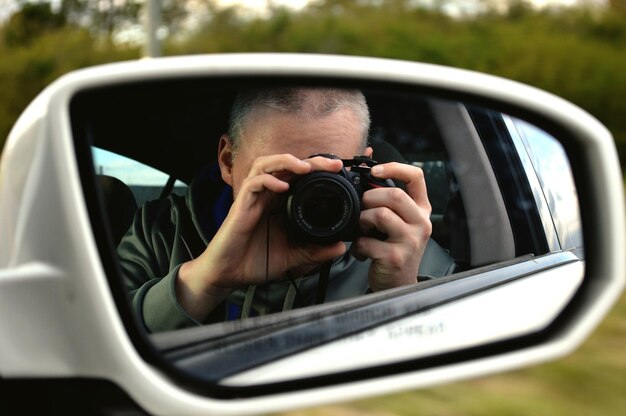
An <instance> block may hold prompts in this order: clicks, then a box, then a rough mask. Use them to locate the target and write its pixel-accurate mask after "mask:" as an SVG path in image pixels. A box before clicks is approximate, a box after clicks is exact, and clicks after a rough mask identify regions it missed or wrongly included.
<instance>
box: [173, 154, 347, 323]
mask: <svg viewBox="0 0 626 416" xmlns="http://www.w3.org/2000/svg"><path fill="white" fill-rule="evenodd" d="M341 167H342V162H341V161H340V160H336V159H328V158H324V157H315V158H312V159H307V160H304V161H302V160H299V159H297V158H296V157H294V156H292V155H288V154H280V155H272V156H263V157H259V158H257V159H256V160H255V161H254V163H253V164H252V167H251V169H250V172H249V174H248V176H247V178H246V179H244V181H243V182H242V185H241V187H240V189H239V191H238V194H237V197H236V198H235V201H234V202H233V205H232V206H231V209H230V211H229V213H228V216H227V217H226V219H225V220H224V223H223V224H222V226H221V227H220V229H219V230H218V232H217V233H216V234H215V236H214V237H213V239H212V240H211V242H210V244H209V245H208V247H207V248H206V250H205V251H204V252H203V253H202V255H200V256H199V257H198V258H197V259H195V260H192V261H190V262H188V263H185V264H183V265H182V266H181V268H180V270H179V273H178V279H177V285H176V295H177V298H178V301H179V303H180V304H181V306H182V307H183V308H184V309H185V310H186V311H187V313H189V314H190V315H191V316H192V317H194V318H195V319H196V320H199V321H202V320H204V318H205V317H206V316H207V314H208V313H209V312H210V311H211V310H212V309H214V308H215V306H217V304H219V303H220V302H221V301H223V300H224V299H225V298H226V297H227V296H228V295H229V294H230V293H231V292H232V291H233V290H234V289H237V288H240V287H244V286H246V285H251V284H260V283H265V281H266V278H267V277H268V276H269V278H276V277H281V276H283V274H284V273H285V272H286V271H288V270H290V269H292V268H294V267H301V266H307V265H311V266H313V265H317V264H321V263H323V262H325V261H328V260H331V259H333V258H335V257H338V256H340V255H342V254H343V253H344V252H345V245H344V244H343V243H341V242H338V243H335V244H333V245H329V246H317V245H306V246H302V245H294V244H292V243H291V242H290V241H289V240H288V238H287V235H286V233H285V230H284V229H283V227H282V224H281V222H280V218H277V216H271V215H270V212H271V210H272V209H273V208H275V205H276V201H277V194H283V193H285V192H287V190H288V189H289V183H288V182H287V181H288V180H289V179H290V178H291V177H293V176H294V175H304V174H307V173H309V172H312V171H328V172H337V171H339V170H340V169H341ZM268 218H269V227H270V244H269V247H268V245H267V227H268ZM268 250H269V252H268ZM267 255H269V264H268V268H269V270H268V272H267V275H266V263H267V261H266V256H267Z"/></svg>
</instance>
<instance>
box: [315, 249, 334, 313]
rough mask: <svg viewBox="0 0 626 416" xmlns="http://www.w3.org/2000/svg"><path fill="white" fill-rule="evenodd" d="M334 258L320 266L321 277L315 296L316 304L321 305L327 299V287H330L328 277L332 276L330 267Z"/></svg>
mask: <svg viewBox="0 0 626 416" xmlns="http://www.w3.org/2000/svg"><path fill="white" fill-rule="evenodd" d="M332 264H333V262H332V260H330V261H327V262H326V263H324V264H322V267H321V268H320V277H319V281H318V283H317V295H316V296H315V304H316V305H320V304H322V303H324V300H325V299H326V289H327V288H328V279H329V278H330V267H331V266H332Z"/></svg>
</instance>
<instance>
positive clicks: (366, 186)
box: [285, 154, 395, 244]
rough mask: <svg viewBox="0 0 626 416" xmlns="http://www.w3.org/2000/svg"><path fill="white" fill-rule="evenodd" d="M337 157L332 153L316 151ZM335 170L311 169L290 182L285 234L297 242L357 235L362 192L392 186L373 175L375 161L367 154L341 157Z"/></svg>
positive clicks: (347, 238) (327, 241)
mask: <svg viewBox="0 0 626 416" xmlns="http://www.w3.org/2000/svg"><path fill="white" fill-rule="evenodd" d="M315 156H323V157H327V158H331V159H338V157H337V156H335V155H329V154H318V155H312V156H310V157H315ZM342 162H343V167H342V168H341V170H340V171H339V172H337V173H331V172H313V173H309V174H307V175H304V176H301V177H298V178H297V179H296V180H295V181H293V182H292V183H291V186H290V189H289V192H288V194H287V200H286V204H285V219H286V223H287V231H288V233H289V235H290V236H291V237H292V238H293V239H294V240H296V241H298V242H301V243H314V244H330V243H334V242H337V241H353V240H355V239H356V238H357V237H358V236H359V234H360V233H359V217H360V215H361V199H362V198H363V194H364V193H365V192H366V191H368V190H370V189H372V188H383V187H395V185H394V183H393V181H391V180H390V179H380V178H375V177H374V176H372V175H371V173H370V171H371V168H372V167H373V166H375V165H377V164H378V163H377V162H376V161H374V160H372V159H370V158H368V157H363V156H355V157H354V158H353V159H342Z"/></svg>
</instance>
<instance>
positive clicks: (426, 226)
mask: <svg viewBox="0 0 626 416" xmlns="http://www.w3.org/2000/svg"><path fill="white" fill-rule="evenodd" d="M372 175H373V176H375V177H378V178H383V179H397V180H401V181H403V182H405V183H406V188H407V192H404V191H403V190H402V189H400V188H376V189H371V190H369V191H367V192H366V193H365V194H364V195H363V201H362V202H363V203H362V208H361V209H362V211H361V218H360V226H361V232H362V234H363V235H364V236H361V237H359V238H358V239H357V240H356V241H355V242H354V244H353V245H352V249H351V250H352V254H353V255H354V256H355V257H356V258H358V259H360V260H364V259H365V258H371V259H372V266H371V267H370V271H369V285H370V288H371V289H372V290H373V291H375V292H376V291H379V290H384V289H389V288H392V287H398V286H403V285H407V284H411V283H415V282H417V273H418V268H419V265H420V262H421V260H422V255H423V254H424V249H425V248H426V243H427V242H428V238H429V237H430V234H431V231H432V224H431V223H430V213H431V210H432V208H431V206H430V202H429V201H428V195H427V193H426V182H425V181H424V173H423V172H422V170H421V169H420V168H417V167H414V166H411V165H406V164H401V163H395V162H394V163H386V164H383V165H377V166H374V167H373V168H372ZM373 229H376V230H378V231H381V232H383V233H385V234H386V235H387V236H388V238H387V239H386V240H385V241H381V240H377V239H375V238H372V237H366V235H368V233H369V232H371V231H372V230H373Z"/></svg>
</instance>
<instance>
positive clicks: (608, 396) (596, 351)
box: [282, 292, 626, 416]
mask: <svg viewBox="0 0 626 416" xmlns="http://www.w3.org/2000/svg"><path fill="white" fill-rule="evenodd" d="M415 414H427V415H433V416H448V415H507V416H516V415H537V414H539V415H543V414H546V415H555V416H559V415H567V416H578V415H581V416H582V415H584V416H593V415H602V416H605V415H620V414H623V415H626V292H624V293H623V294H622V296H621V298H620V300H619V302H618V303H617V304H616V305H615V306H614V308H613V309H612V311H611V313H610V314H609V315H608V316H607V317H606V318H605V319H604V321H603V322H602V324H601V325H600V326H599V327H598V328H597V329H596V330H595V332H594V333H593V334H592V335H591V337H590V338H589V339H588V340H587V341H586V342H585V343H584V344H583V345H582V346H581V347H580V348H579V349H578V350H577V351H576V352H574V353H573V354H571V355H569V356H567V357H565V358H562V359H560V360H557V361H554V362H552V363H548V364H543V365H539V366H536V367H531V368H527V369H523V370H518V371H513V372H508V373H502V374H499V375H494V376H489V377H484V378H479V379H475V380H471V381H464V382H460V383H454V384H449V385H443V386H439V387H436V388H431V389H424V390H416V391H408V392H403V393H398V394H393V395H387V396H382V397H376V398H371V399H366V400H360V401H354V402H349V403H342V404H337V405H329V406H320V407H316V408H309V409H302V410H296V411H291V412H287V413H283V414H282V416H321V415H330V416H338V415H342V416H343V415H346V416H357V415H359V416H363V415H366V416H374V415H375V416H383V415H384V416H392V415H398V416H400V415H415Z"/></svg>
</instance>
